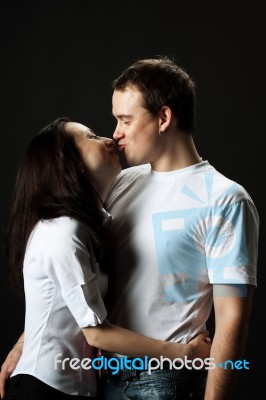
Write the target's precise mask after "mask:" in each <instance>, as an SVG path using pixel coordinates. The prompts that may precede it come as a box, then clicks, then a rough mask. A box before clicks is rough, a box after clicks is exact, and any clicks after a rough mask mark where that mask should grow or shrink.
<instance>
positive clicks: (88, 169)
mask: <svg viewBox="0 0 266 400" xmlns="http://www.w3.org/2000/svg"><path fill="white" fill-rule="evenodd" d="M65 130H66V132H67V133H69V134H71V135H73V137H74V141H75V144H76V146H77V149H78V151H79V153H80V156H81V159H82V165H81V168H83V169H84V170H85V172H84V173H86V175H87V177H88V179H89V181H90V182H91V183H92V185H93V186H94V188H95V190H96V191H97V192H98V194H99V195H100V196H101V198H102V199H103V195H104V194H105V192H106V190H107V189H108V187H109V186H110V184H111V183H112V182H113V180H114V179H115V177H116V176H117V175H118V173H119V172H120V171H121V166H120V163H119V157H118V155H117V154H116V152H115V150H114V141H113V139H110V138H105V137H100V136H97V135H95V133H94V132H93V131H92V130H91V129H90V128H88V127H87V126H85V125H82V124H79V123H77V122H66V124H65Z"/></svg>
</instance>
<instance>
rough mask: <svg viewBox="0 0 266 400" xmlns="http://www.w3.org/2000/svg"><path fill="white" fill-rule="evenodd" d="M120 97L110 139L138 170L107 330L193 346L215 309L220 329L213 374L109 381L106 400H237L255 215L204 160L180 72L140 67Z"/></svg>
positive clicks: (172, 372)
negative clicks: (117, 329)
mask: <svg viewBox="0 0 266 400" xmlns="http://www.w3.org/2000/svg"><path fill="white" fill-rule="evenodd" d="M113 88H114V92H113V115H114V116H115V118H116V119H117V127H116V130H115V132H114V138H115V139H116V140H117V142H118V146H119V149H120V151H122V153H123V154H124V156H125V158H126V161H127V163H128V165H130V166H132V167H130V168H127V169H125V170H124V171H122V172H121V174H120V175H119V177H118V178H117V180H116V182H115V184H114V186H113V188H112V191H111V193H110V196H109V200H108V202H107V208H108V211H109V212H110V213H111V215H112V217H113V221H112V225H111V228H112V235H113V240H114V246H115V254H116V260H115V267H114V270H113V271H112V274H111V284H112V296H111V299H112V304H110V313H109V319H110V321H111V322H113V323H115V324H118V325H120V326H122V327H125V328H128V329H132V330H134V331H136V332H140V333H142V334H145V335H147V336H152V337H155V338H159V339H163V340H171V341H175V342H180V343H187V342H188V341H189V340H190V339H191V338H192V337H194V336H195V335H196V334H197V333H198V332H200V331H203V330H205V324H206V322H207V320H208V317H209V315H210V311H211V307H212V304H213V305H214V311H215V326H216V327H215V334H214V337H213V343H212V350H211V355H210V357H211V358H212V360H214V368H212V369H208V370H207V371H204V369H203V370H198V369H197V368H193V369H190V367H191V364H190V363H189V360H188V367H185V366H184V367H183V368H181V369H180V368H179V364H178V363H176V365H175V367H176V368H172V369H171V368H170V367H171V365H169V364H166V363H164V367H165V369H162V370H161V369H160V367H159V366H157V369H155V370H154V371H152V373H151V374H149V373H148V372H147V371H144V372H141V371H139V370H136V371H127V370H121V371H120V373H119V374H117V375H115V376H113V375H112V374H111V373H110V374H108V375H109V376H108V379H107V380H106V385H105V386H106V388H105V389H106V390H105V392H106V393H105V396H106V397H105V398H106V399H108V400H112V399H125V398H128V399H130V398H134V399H144V398H145V399H151V400H152V399H164V400H168V399H175V398H178V399H182V400H184V399H191V398H193V399H197V400H199V399H203V398H204V399H205V400H230V399H231V397H232V395H233V390H234V387H235V384H236V371H237V370H236V369H235V368H234V369H233V368H232V364H230V363H229V364H228V362H229V361H231V362H232V363H233V362H235V361H237V360H240V362H242V361H241V360H242V357H243V352H244V350H245V344H246V340H247V334H248V323H249V316H250V310H251V307H252V295H253V291H254V287H255V286H256V263H257V245H258V224H259V221H258V215H257V211H256V208H255V206H254V204H253V202H252V200H251V198H250V197H249V195H248V194H247V192H246V191H245V189H244V188H243V187H241V186H240V185H238V184H237V183H235V182H232V181H231V180H229V179H227V178H226V177H224V176H223V175H221V174H220V173H219V172H217V171H216V170H215V169H214V168H213V167H212V166H210V165H209V163H208V161H202V159H201V157H200V155H199V154H198V152H197V150H196V147H195V144H194V141H193V137H192V134H193V129H194V105H195V89H194V83H193V81H192V79H191V78H190V77H189V76H188V75H187V73H186V72H185V71H183V70H182V69H181V68H180V67H178V66H177V65H176V64H175V63H174V62H172V61H171V60H170V59H168V58H167V57H162V58H157V59H151V60H150V59H147V60H140V61H138V62H136V63H134V64H133V65H132V66H129V67H128V68H126V69H125V71H124V72H123V73H122V75H121V76H120V77H118V78H117V79H116V80H115V81H114V83H113ZM15 349H16V351H17V352H18V353H19V352H21V344H18V345H17V346H16V347H15ZM117 356H119V355H117ZM15 357H16V356H15V355H14V358H15ZM11 361H12V360H11ZM225 362H227V364H225ZM218 364H220V365H221V367H219V366H218ZM224 364H225V365H227V368H223V367H222V365H224ZM205 366H206V364H205ZM212 366H213V364H212ZM230 366H231V367H230ZM10 368H12V367H10ZM155 368H156V362H155ZM134 372H135V373H134ZM206 372H208V378H207V384H206V393H205V395H204V391H205V377H206ZM204 396H205V397H204Z"/></svg>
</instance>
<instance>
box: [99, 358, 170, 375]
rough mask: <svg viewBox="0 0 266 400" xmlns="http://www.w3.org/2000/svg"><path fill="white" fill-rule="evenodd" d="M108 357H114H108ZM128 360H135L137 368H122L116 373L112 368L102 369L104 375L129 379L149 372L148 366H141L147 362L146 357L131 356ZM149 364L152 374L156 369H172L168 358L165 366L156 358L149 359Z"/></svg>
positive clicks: (164, 363)
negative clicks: (159, 364) (159, 363)
mask: <svg viewBox="0 0 266 400" xmlns="http://www.w3.org/2000/svg"><path fill="white" fill-rule="evenodd" d="M106 358H107V360H108V359H112V358H113V357H106ZM127 360H129V361H133V360H134V365H135V368H130V369H129V368H121V369H119V371H118V372H116V373H114V371H113V370H112V369H111V368H107V369H105V370H101V375H102V376H108V377H112V378H118V379H122V380H128V379H130V378H139V377H140V376H141V375H146V374H148V369H147V368H143V369H142V368H141V367H142V365H144V364H145V359H142V358H138V359H136V358H130V357H127ZM149 366H150V367H151V368H152V371H150V372H149V375H150V374H152V373H153V372H154V371H159V370H160V371H169V370H171V369H172V366H171V363H170V362H169V361H167V360H164V362H163V366H162V367H160V366H158V362H157V361H156V360H149Z"/></svg>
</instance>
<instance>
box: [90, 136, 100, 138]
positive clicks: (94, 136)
mask: <svg viewBox="0 0 266 400" xmlns="http://www.w3.org/2000/svg"><path fill="white" fill-rule="evenodd" d="M90 139H100V138H99V136H97V135H91V136H90Z"/></svg>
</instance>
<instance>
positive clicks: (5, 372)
mask: <svg viewBox="0 0 266 400" xmlns="http://www.w3.org/2000/svg"><path fill="white" fill-rule="evenodd" d="M22 351H23V342H19V343H16V344H15V346H14V347H13V349H12V350H11V351H10V352H9V353H8V355H7V358H6V359H5V361H4V363H3V364H2V368H1V372H0V395H1V399H3V398H4V396H5V386H6V382H7V380H8V379H9V377H10V375H11V374H12V372H13V371H14V369H15V368H16V366H17V363H18V362H19V359H20V357H21V354H22Z"/></svg>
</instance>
